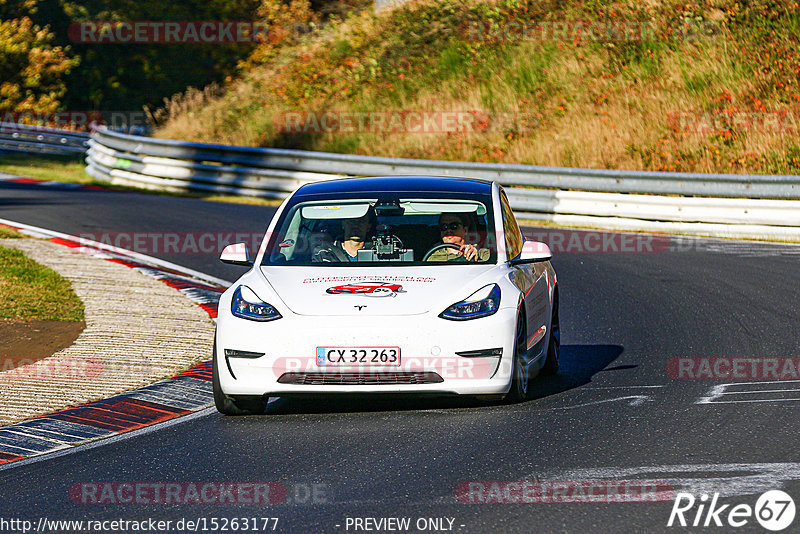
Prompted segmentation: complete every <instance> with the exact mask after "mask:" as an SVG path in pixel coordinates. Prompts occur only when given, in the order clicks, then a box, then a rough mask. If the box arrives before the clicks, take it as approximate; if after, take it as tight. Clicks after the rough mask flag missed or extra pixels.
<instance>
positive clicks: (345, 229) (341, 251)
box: [312, 207, 378, 262]
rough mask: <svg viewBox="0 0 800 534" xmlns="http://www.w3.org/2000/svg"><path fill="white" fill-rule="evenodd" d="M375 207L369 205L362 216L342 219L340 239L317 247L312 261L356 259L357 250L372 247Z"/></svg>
mask: <svg viewBox="0 0 800 534" xmlns="http://www.w3.org/2000/svg"><path fill="white" fill-rule="evenodd" d="M377 221H378V219H377V216H376V214H375V209H374V208H372V207H370V208H369V210H367V213H365V214H364V216H362V217H360V218H358V219H344V220H342V240H341V241H339V240H338V239H337V240H334V241H333V243H331V244H329V245H327V246H325V247H323V248H321V249H319V250H318V251H316V252H315V253H314V256H313V259H312V261H314V262H347V261H358V251H359V250H361V249H363V248H365V247H366V248H372V242H371V239H372V236H373V235H374V234H375V227H376V226H377Z"/></svg>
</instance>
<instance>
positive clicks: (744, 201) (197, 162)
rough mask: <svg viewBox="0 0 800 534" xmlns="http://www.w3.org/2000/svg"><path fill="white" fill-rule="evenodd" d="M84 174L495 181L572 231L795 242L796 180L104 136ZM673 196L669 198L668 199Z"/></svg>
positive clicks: (228, 183) (271, 184)
mask: <svg viewBox="0 0 800 534" xmlns="http://www.w3.org/2000/svg"><path fill="white" fill-rule="evenodd" d="M86 161H87V169H86V170H87V172H88V173H89V174H91V175H92V176H94V177H95V178H97V179H100V180H105V181H110V182H112V183H117V184H120V185H135V186H138V187H146V188H154V189H167V190H196V191H205V192H217V193H225V194H234V195H248V196H255V197H262V198H275V199H281V198H285V197H286V196H287V195H288V194H289V193H290V192H292V191H294V190H295V189H296V188H297V187H299V186H300V185H302V184H303V183H307V182H314V181H319V180H324V179H331V178H339V177H344V176H376V175H394V176H401V175H433V176H453V177H464V178H483V179H488V180H495V181H497V182H498V183H500V184H501V185H503V186H504V187H505V188H506V193H507V194H508V197H509V201H510V202H511V206H512V208H513V209H514V210H515V211H517V212H519V213H520V214H521V215H522V217H523V218H530V219H540V220H549V221H555V222H556V223H560V224H572V225H578V226H587V225H588V226H597V227H606V228H608V227H616V228H624V229H634V228H637V227H638V228H642V229H645V228H646V229H648V230H650V231H652V230H657V229H658V225H662V226H663V227H664V228H665V229H667V228H669V230H671V231H678V232H688V233H711V234H712V235H730V236H739V237H765V236H767V237H783V238H789V239H795V238H797V239H800V202H798V199H800V176H766V175H730V174H691V173H665V172H644V171H613V170H595V169H572V168H557V167H537V166H530V165H507V164H489V163H467V162H452V161H429V160H416V159H397V158H380V157H368V156H354V155H347V154H332V153H325V152H309V151H302V150H283V149H263V148H250V147H237V146H227V145H216V144H206V143H189V142H185V141H177V140H166V139H154V138H149V137H138V136H133V135H128V134H122V133H118V132H113V131H109V130H107V129H101V130H99V131H97V132H95V133H94V134H93V135H92V139H91V140H90V141H89V150H88V152H87V160H86ZM667 195H672V196H667Z"/></svg>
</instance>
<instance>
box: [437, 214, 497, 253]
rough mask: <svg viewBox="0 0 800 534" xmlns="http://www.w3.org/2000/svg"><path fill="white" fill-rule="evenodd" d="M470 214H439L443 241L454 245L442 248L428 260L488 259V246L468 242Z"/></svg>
mask: <svg viewBox="0 0 800 534" xmlns="http://www.w3.org/2000/svg"><path fill="white" fill-rule="evenodd" d="M468 230H469V215H467V214H466V213H442V214H441V215H440V216H439V231H440V232H441V235H442V243H443V244H450V245H453V246H452V247H447V248H441V249H439V250H437V251H435V252H434V253H433V254H431V255H430V257H429V258H428V261H456V260H460V261H464V260H467V261H486V260H488V259H489V256H490V254H491V252H490V251H489V249H487V248H480V249H479V248H478V246H477V245H471V244H469V243H467V240H466V239H467V238H466V236H467V231H468Z"/></svg>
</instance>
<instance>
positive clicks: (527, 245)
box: [511, 241, 553, 263]
mask: <svg viewBox="0 0 800 534" xmlns="http://www.w3.org/2000/svg"><path fill="white" fill-rule="evenodd" d="M552 257H553V253H552V252H550V247H548V246H547V245H546V244H544V243H541V242H539V241H525V242H524V243H523V244H522V252H521V253H520V255H519V257H517V258H515V259H513V260H511V263H533V262H537V261H547V260H549V259H551V258H552Z"/></svg>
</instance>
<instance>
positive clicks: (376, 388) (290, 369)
mask: <svg viewBox="0 0 800 534" xmlns="http://www.w3.org/2000/svg"><path fill="white" fill-rule="evenodd" d="M515 328H516V309H515V308H501V309H500V310H498V311H497V313H495V314H494V315H491V316H489V317H484V318H481V319H475V320H472V321H461V322H457V321H448V320H445V319H441V318H439V317H437V316H436V315H432V314H423V315H410V316H391V317H388V316H371V317H352V316H346V317H344V316H343V317H336V316H334V317H331V316H302V315H295V314H291V313H290V314H287V315H285V316H284V317H283V318H282V319H279V320H276V321H272V322H268V323H258V322H254V321H248V320H246V319H240V318H237V317H233V316H232V315H230V313H221V314H220V317H219V319H218V323H217V337H216V341H215V343H216V354H217V367H218V373H219V379H220V386H221V388H222V391H223V392H224V393H226V394H228V395H269V396H281V395H303V394H315V395H318V394H327V393H330V394H361V393H386V394H403V393H416V394H431V395H499V394H505V393H507V392H508V390H509V387H510V383H511V374H512V367H513V366H512V358H513V353H514V330H515ZM320 347H399V348H400V365H399V366H389V365H369V366H367V365H362V366H347V367H332V366H327V365H319V364H318V363H317V359H316V356H317V352H318V348H320ZM496 348H500V349H502V355H501V356H493V357H465V356H459V355H457V354H456V353H459V352H471V351H482V350H486V349H496ZM225 349H228V350H236V351H246V352H252V353H263V354H264V355H263V356H261V357H257V358H252V357H250V358H238V357H226V355H225V354H226V353H225ZM320 375H323V376H320ZM409 375H415V378H411V379H409ZM436 376H438V377H439V379H437V378H436ZM298 377H299V378H300V379H298ZM420 377H422V378H420Z"/></svg>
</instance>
